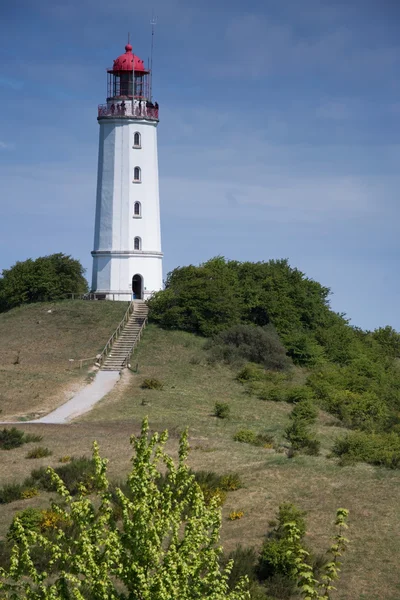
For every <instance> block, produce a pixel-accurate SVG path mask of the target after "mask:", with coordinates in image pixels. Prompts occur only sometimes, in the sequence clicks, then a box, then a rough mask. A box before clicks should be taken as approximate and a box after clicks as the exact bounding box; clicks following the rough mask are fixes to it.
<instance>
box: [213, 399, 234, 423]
mask: <svg viewBox="0 0 400 600" xmlns="http://www.w3.org/2000/svg"><path fill="white" fill-rule="evenodd" d="M230 412H231V409H230V407H229V404H228V403H227V402H216V403H215V407H214V416H215V417H218V418H219V419H228V418H229V414H230Z"/></svg>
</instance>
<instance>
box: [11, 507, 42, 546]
mask: <svg viewBox="0 0 400 600" xmlns="http://www.w3.org/2000/svg"><path fill="white" fill-rule="evenodd" d="M16 518H18V519H19V521H20V522H21V523H22V525H23V527H26V528H27V529H29V531H36V532H37V533H39V532H40V523H41V521H42V518H43V515H42V511H41V510H39V509H38V508H26V509H25V510H22V511H19V512H17V513H16V514H15V515H14V518H13V520H12V523H11V525H10V527H9V529H8V533H7V539H9V540H14V539H15V538H16V535H15V534H16V523H15V520H16Z"/></svg>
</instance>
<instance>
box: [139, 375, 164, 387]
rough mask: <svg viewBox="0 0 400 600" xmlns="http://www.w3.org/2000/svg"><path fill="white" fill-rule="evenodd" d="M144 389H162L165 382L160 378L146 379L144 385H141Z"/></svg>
mask: <svg viewBox="0 0 400 600" xmlns="http://www.w3.org/2000/svg"><path fill="white" fill-rule="evenodd" d="M140 387H141V388H142V389H143V390H162V389H163V387H164V384H163V383H162V382H161V381H160V380H159V379H155V378H154V377H153V378H149V379H144V380H143V383H142V385H141V386H140Z"/></svg>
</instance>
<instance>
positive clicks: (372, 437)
mask: <svg viewBox="0 0 400 600" xmlns="http://www.w3.org/2000/svg"><path fill="white" fill-rule="evenodd" d="M332 454H333V455H334V456H338V457H339V458H340V464H342V465H345V464H351V463H354V462H361V461H362V462H366V463H369V464H371V465H377V466H384V467H387V468H389V469H399V468H400V436H399V435H398V434H396V433H380V434H378V433H366V432H361V431H355V432H352V433H349V434H347V435H346V436H344V437H339V438H337V439H336V440H335V442H334V444H333V448H332Z"/></svg>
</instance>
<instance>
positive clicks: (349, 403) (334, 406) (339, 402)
mask: <svg viewBox="0 0 400 600" xmlns="http://www.w3.org/2000/svg"><path fill="white" fill-rule="evenodd" d="M325 405H326V408H327V410H328V411H329V412H330V413H332V414H334V415H335V416H337V417H338V418H339V419H341V420H342V421H343V424H344V425H346V426H347V427H351V428H354V429H363V430H365V431H373V430H376V429H381V428H383V427H384V425H385V423H386V422H387V420H388V418H389V411H388V407H387V406H386V404H385V402H384V401H383V400H382V399H381V398H379V397H378V396H377V394H375V393H374V392H363V393H357V392H351V391H349V390H339V391H336V392H335V393H333V394H332V396H331V398H330V400H329V401H328V402H326V403H325Z"/></svg>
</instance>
